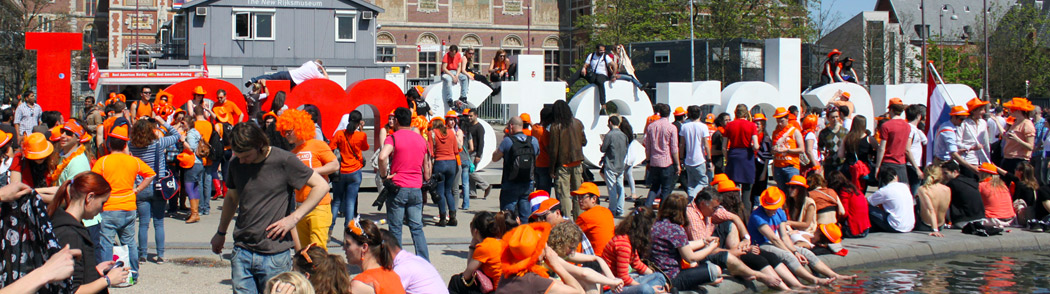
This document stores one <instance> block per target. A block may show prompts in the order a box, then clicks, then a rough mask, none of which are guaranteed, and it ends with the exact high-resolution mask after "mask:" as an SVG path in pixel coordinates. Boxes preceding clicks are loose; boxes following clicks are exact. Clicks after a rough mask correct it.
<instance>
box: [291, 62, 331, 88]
mask: <svg viewBox="0 0 1050 294" xmlns="http://www.w3.org/2000/svg"><path fill="white" fill-rule="evenodd" d="M317 66H318V65H317V63H314V61H313V60H310V61H307V62H306V63H303V65H302V66H300V67H299V68H297V69H293V70H290V71H288V75H290V76H292V82H294V83H296V84H302V83H303V82H305V81H306V80H309V79H320V78H324V74H322V73H321V70H319V69H317Z"/></svg>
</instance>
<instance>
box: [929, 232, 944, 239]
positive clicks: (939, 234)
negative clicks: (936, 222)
mask: <svg viewBox="0 0 1050 294" xmlns="http://www.w3.org/2000/svg"><path fill="white" fill-rule="evenodd" d="M930 236H931V237H938V238H943V237H944V235H942V234H941V233H939V232H933V233H930Z"/></svg>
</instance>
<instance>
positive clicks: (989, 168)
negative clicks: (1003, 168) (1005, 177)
mask: <svg viewBox="0 0 1050 294" xmlns="http://www.w3.org/2000/svg"><path fill="white" fill-rule="evenodd" d="M978 170H980V171H981V172H982V173H989V174H993V175H997V174H999V168H998V167H996V166H995V164H993V163H991V162H985V163H982V164H981V168H979V169H978Z"/></svg>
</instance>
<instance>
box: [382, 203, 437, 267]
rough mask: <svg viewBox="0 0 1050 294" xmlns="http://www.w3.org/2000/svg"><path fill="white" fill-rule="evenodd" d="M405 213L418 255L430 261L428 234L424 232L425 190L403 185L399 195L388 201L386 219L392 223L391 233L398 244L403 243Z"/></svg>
mask: <svg viewBox="0 0 1050 294" xmlns="http://www.w3.org/2000/svg"><path fill="white" fill-rule="evenodd" d="M405 215H408V230H409V232H411V234H412V246H413V247H415V249H416V255H418V256H419V257H422V258H423V259H426V260H428V261H429V260H430V250H429V249H427V236H426V235H424V234H423V191H422V190H420V189H419V188H404V187H402V188H401V191H398V192H397V195H395V196H394V197H393V198H390V199H387V201H386V221H387V222H389V223H390V225H389V228H390V233H391V234H394V237H395V238H397V240H398V245H401V244H403V243H402V242H400V241H401V230H402V229H403V226H404V221H405Z"/></svg>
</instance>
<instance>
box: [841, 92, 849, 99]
mask: <svg viewBox="0 0 1050 294" xmlns="http://www.w3.org/2000/svg"><path fill="white" fill-rule="evenodd" d="M849 96H850V95H849V92H842V98H846V100H849Z"/></svg>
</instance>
